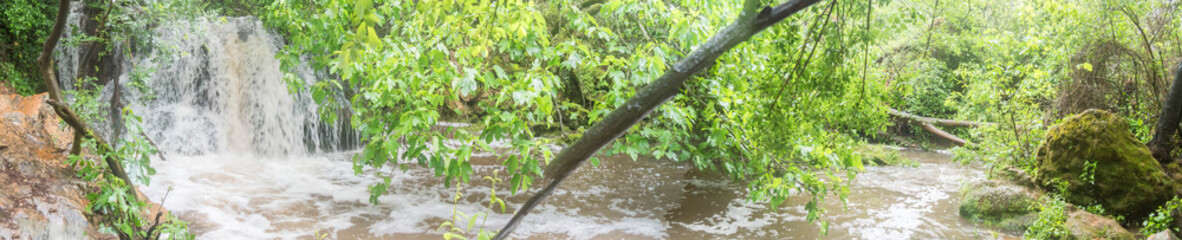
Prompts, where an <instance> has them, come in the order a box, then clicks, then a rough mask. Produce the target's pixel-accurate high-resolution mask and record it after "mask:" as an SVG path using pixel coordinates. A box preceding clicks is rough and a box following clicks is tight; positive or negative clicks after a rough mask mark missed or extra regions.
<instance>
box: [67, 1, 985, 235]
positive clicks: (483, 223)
mask: <svg viewBox="0 0 1182 240" xmlns="http://www.w3.org/2000/svg"><path fill="white" fill-rule="evenodd" d="M78 11H79V9H75V10H74V14H72V15H71V18H70V19H71V21H72V22H77V21H80V20H81V18H79V17H77V16H76V15H77V12H78ZM156 33H157V40H158V41H160V42H162V43H164V44H166V45H169V46H173V47H175V48H173V49H174V50H175V51H174V52H171V53H168V54H164V53H162V52H154V53H152V54H143V55H139V56H138V58H137V59H135V64H138V65H135V64H133V63H131V62H127V63H124V65H125V68H126V69H132V68H134V67H147V68H154V69H155V71H154V72H152V73H151V74H150V76H149V79H148V80H147V85H148V87H150V88H151V89H152V90H153V92H154V93H155V94H156V95H157V97H156V98H155V99H152V100H146V101H141V100H140V98H139V97H140V96H138V95H137V94H135V93H134V91H129V92H130V93H129V94H125V95H124V97H125V98H126V99H124V101H125V102H128V103H130V104H129V107H131V108H132V109H134V110H135V112H136V113H139V114H140V115H141V116H143V118H144V129H145V131H146V132H147V135H148V136H150V137H151V138H153V139H154V140H155V141H156V142H157V143H158V144H159V146H160V148H161V150H162V151H163V153H164V156H166V158H157V159H154V160H153V163H152V166H153V167H155V168H156V170H157V174H156V176H155V177H153V178H152V182H151V184H150V185H148V186H144V187H143V188H142V191H143V192H144V193H145V194H146V195H147V196H148V197H150V198H151V199H152V200H153V201H156V202H160V203H162V204H163V205H164V206H165V207H167V208H168V209H170V210H172V211H173V212H174V213H175V214H176V215H177V216H178V217H180V218H181V219H183V220H186V221H188V222H190V223H191V227H192V230H193V232H194V233H196V234H198V238H200V239H310V238H313V236H314V235H317V234H327V236H328V237H330V238H332V239H358V238H361V239H439V238H440V237H441V234H442V232H440V231H439V230H438V229H439V226H440V225H441V224H442V223H443V222H444V221H449V220H451V219H453V216H456V215H460V214H459V213H463V214H467V215H471V214H478V213H487V218H483V217H478V218H475V219H476V222H475V223H474V224H473V225H474V228H486V229H490V230H495V229H498V228H499V227H500V226H501V225H503V224H504V223H505V222H507V220H508V219H509V217H510V215H511V214H512V211H514V210H515V208H516V207H517V206H519V204H520V203H522V202H524V201H525V200H526V199H527V198H528V197H529V195H530V193H532V192H526V193H518V194H516V195H512V196H510V194H509V193H507V192H506V191H507V190H506V189H508V187H507V186H504V185H500V186H496V187H495V189H499V190H500V191H501V192H499V196H508V197H506V199H507V202H508V204H507V209H505V210H506V212H501V211H500V209H499V207H496V208H495V209H490V208H489V207H486V205H484V204H485V203H486V202H487V199H488V196H489V195H488V192H489V191H490V190H491V189H493V188H494V187H493V186H492V183H491V182H489V181H486V180H482V178H481V177H482V176H489V175H493V174H496V175H498V176H504V174H503V173H497V172H496V171H499V169H502V168H501V167H500V166H499V165H498V164H499V162H500V161H499V159H502V158H503V157H504V156H500V155H498V154H495V153H482V154H478V156H477V157H475V158H474V159H473V162H474V164H473V165H474V167H473V168H474V171H475V172H476V173H475V175H476V176H475V177H473V178H472V179H474V180H473V182H472V183H471V184H467V185H461V186H464V188H463V189H460V190H459V191H458V193H461V194H463V196H464V197H461V198H460V200H459V201H454V200H453V199H454V198H453V196H455V194H456V193H457V189H456V188H454V187H450V188H449V187H445V186H444V185H443V184H442V182H441V178H439V177H435V176H434V174H433V173H432V172H430V170H428V169H423V168H420V167H410V168H409V169H408V170H406V171H401V170H395V169H392V168H386V169H366V170H365V171H385V172H388V173H391V176H393V179H392V181H391V188H390V189H389V193H388V194H386V195H383V196H381V197H380V198H379V199H378V200H379V201H378V204H377V205H373V204H370V203H369V201H368V200H369V193H368V191H367V186H369V185H370V184H373V183H375V182H376V181H379V180H378V179H377V178H374V177H370V176H369V175H368V174H363V175H362V176H357V175H355V174H354V172H353V163H352V161H351V160H350V159H351V157H352V155H353V154H354V153H355V150H349V149H356V141H355V136H351V135H350V134H351V131H350V130H348V129H347V128H341V127H338V126H342V124H339V123H338V124H325V123H323V122H322V121H321V120H320V119H319V118H318V115H317V114H316V111H315V110H316V108H317V106H316V104H315V102H314V101H312V100H311V99H310V97H308V96H307V94H306V93H304V92H297V93H295V94H292V93H289V92H288V91H287V87H288V86H287V84H285V83H284V81H283V78H284V77H285V75H286V76H288V77H296V78H299V79H303V81H314V79H319V78H323V77H324V76H322V75H318V73H316V72H315V71H311V70H309V69H308V68H307V67H306V66H298V68H297V71H296V72H295V73H293V74H286V73H284V72H283V71H281V70H280V69H279V66H280V64H279V62H278V61H277V60H275V59H274V58H273V57H272V56H274V55H275V53H276V52H277V51H279V49H280V48H281V47H282V39H281V38H280V37H278V36H277V35H276V34H274V33H273V32H271V31H268V30H266V29H265V28H264V27H262V25H261V24H260V23H259V22H258V20H256V19H253V18H219V19H204V20H197V21H195V22H191V23H189V22H186V23H178V24H173V25H164V26H160V27H158V28H157V30H156ZM77 51H78V49H77V48H76V47H69V46H66V47H63V48H62V49H61V51H60V52H59V58H61V59H63V60H62V61H59V66H60V67H59V72H60V73H59V74H60V75H61V76H72V75H70V74H71V72H72V71H73V70H74V69H76V68H77V66H76V62H77V58H78V55H79V54H78V52H77ZM67 79H68V78H67ZM129 79H130V78H129V76H128V75H127V74H126V73H125V75H124V76H123V77H122V78H121V79H119V81H120V84H123V85H127V84H128V81H129ZM63 84H70V82H63ZM111 86H113V85H110V84H109V85H108V86H107V88H106V89H104V95H105V97H110V96H111V94H110V93H111V92H112V87H111ZM345 126H347V124H345ZM98 128H99V129H100V130H102V129H103V126H101V125H100V126H98ZM902 154H903V156H904V157H907V158H910V159H915V160H917V161H919V162H920V163H921V166H919V167H916V168H909V167H868V168H867V169H866V171H865V172H863V173H861V174H859V175H858V177H857V178H856V179H854V180H852V183H851V189H850V193H849V202H848V204H842V203H841V202H840V201H838V200H837V199H838V198H837V197H829V198H828V199H829V200H828V201H826V202H825V203H824V205H823V206H824V207H825V208H826V209H829V210H830V212H829V213H827V214H825V215H824V216H823V219H824V220H827V221H829V223H830V224H829V226H830V227H829V232H828V235H825V237H827V238H832V239H965V238H968V239H977V238H984V237H988V236H992V234H993V233H992V232H991V231H990V230H988V229H986V228H982V227H981V226H978V225H975V224H972V223H969V222H967V221H966V220H964V219H962V218H960V217H959V214H958V211H957V206H958V202H959V193H958V189H959V188H960V186H962V184H963V183H965V182H972V181H979V180H981V178H982V176H984V175H983V173H982V171H981V170H980V168H978V167H972V166H961V165H959V164H955V163H951V162H950V160H949V156H948V155H947V154H941V153H929V152H920V151H911V150H903V151H902ZM600 159H601V162H602V163H601V164H600V166H597V167H590V166H587V167H584V168H583V169H581V170H579V172H578V173H576V175H575V176H574V177H573V178H572V179H569V180H568V181H567V182H565V183H564V185H563V186H562V187H560V188H559V189H558V190H557V191H556V193H555V194H554V195H553V196H552V197H551V198H549V199H548V200H547V201H546V202H545V203H544V204H543V205H541V206H540V207H539V208H537V209H536V210H535V212H533V213H532V214H531V215H530V216H529V217H527V218H526V219H525V221H524V222H523V223H522V224H521V226H520V227H519V228H518V229H517V231H516V232H515V233H514V235H513V236H514V237H517V238H526V239H553V238H569V239H815V238H818V237H821V236H822V234H821V231H820V227H819V225H818V224H817V223H810V222H808V221H805V217H804V216H805V215H806V213H805V210H804V208H803V206H804V205H805V203H806V202H807V201H808V199H809V198H808V197H807V196H799V197H797V198H793V199H790V200H789V201H787V202H786V203H785V204H784V205H783V206H781V208H780V209H779V211H773V210H772V209H771V208H770V207H769V206H768V205H767V203H763V202H750V201H747V198H746V194H747V193H746V190H745V187H744V186H743V185H741V184H736V183H731V182H730V181H728V180H726V179H723V178H719V177H712V176H710V175H709V174H702V173H700V172H698V171H696V170H693V169H691V168H692V167H691V166H690V165H688V164H686V163H674V162H671V161H667V160H659V159H648V158H641V159H638V160H632V159H630V158H627V157H620V156H602V157H600ZM467 223H468V220H461V221H458V222H457V225H459V226H464V227H466V225H467ZM473 231H475V230H473Z"/></svg>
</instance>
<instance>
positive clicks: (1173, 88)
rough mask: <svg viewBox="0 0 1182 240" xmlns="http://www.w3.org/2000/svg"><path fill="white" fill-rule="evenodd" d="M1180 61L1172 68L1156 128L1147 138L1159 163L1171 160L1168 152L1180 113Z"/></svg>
mask: <svg viewBox="0 0 1182 240" xmlns="http://www.w3.org/2000/svg"><path fill="white" fill-rule="evenodd" d="M1179 80H1182V63H1179V64H1178V67H1177V68H1176V69H1174V83H1172V84H1170V92H1169V94H1167V95H1166V99H1165V101H1162V107H1161V115H1160V116H1159V117H1158V119H1157V129H1154V132H1153V139H1151V140H1149V144H1147V145H1149V151H1150V152H1151V153H1153V158H1156V159H1157V161H1158V162H1160V163H1163V164H1165V163H1169V162H1171V161H1173V157H1172V156H1170V152H1173V151H1174V143H1173V141H1172V140H1173V139H1174V133H1175V132H1177V131H1178V120H1179V114H1182V84H1178V82H1180V81H1179Z"/></svg>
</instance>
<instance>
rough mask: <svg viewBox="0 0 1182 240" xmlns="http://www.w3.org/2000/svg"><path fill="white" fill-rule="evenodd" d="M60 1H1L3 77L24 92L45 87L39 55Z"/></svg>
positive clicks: (0, 67)
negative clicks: (38, 62)
mask: <svg viewBox="0 0 1182 240" xmlns="http://www.w3.org/2000/svg"><path fill="white" fill-rule="evenodd" d="M56 3H57V1H52V0H11V1H4V2H0V26H4V27H2V28H0V81H4V82H7V83H8V84H9V85H10V86H12V87H13V88H15V89H16V90H17V93H20V94H21V95H31V94H33V93H36V92H39V91H43V89H44V86H42V83H41V74H40V73H38V71H37V57H38V56H40V55H41V47H42V44H44V43H45V37H46V36H48V35H49V31H50V30H51V29H52V28H53V21H54V17H56V16H57V4H56Z"/></svg>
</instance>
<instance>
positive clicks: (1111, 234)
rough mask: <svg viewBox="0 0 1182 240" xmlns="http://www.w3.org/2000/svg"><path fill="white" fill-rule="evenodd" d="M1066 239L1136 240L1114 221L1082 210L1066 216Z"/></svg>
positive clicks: (1134, 236) (1135, 237)
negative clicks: (1068, 232)
mask: <svg viewBox="0 0 1182 240" xmlns="http://www.w3.org/2000/svg"><path fill="white" fill-rule="evenodd" d="M1065 224H1066V225H1067V229H1068V231H1070V232H1071V236H1070V237H1068V239H1111V240H1122V239H1128V240H1133V239H1137V236H1136V235H1134V234H1133V233H1132V232H1129V230H1126V229H1125V228H1124V227H1121V226H1120V224H1119V223H1117V222H1116V220H1112V219H1110V218H1106V217H1104V216H1100V215H1096V214H1092V213H1090V212H1087V211H1083V210H1075V211H1071V213H1068V214H1067V223H1065Z"/></svg>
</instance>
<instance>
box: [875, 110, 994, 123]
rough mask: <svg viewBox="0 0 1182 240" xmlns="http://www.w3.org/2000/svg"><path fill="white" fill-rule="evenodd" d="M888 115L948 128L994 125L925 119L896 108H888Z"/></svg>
mask: <svg viewBox="0 0 1182 240" xmlns="http://www.w3.org/2000/svg"><path fill="white" fill-rule="evenodd" d="M887 114H890V115H891V116H895V117H899V118H906V119H907V120H911V121H917V122H923V123H930V124H935V125H940V126H946V127H979V126H981V125H993V123H988V122H987V123H981V122H974V121H960V120H951V119H942V118H930V117H924V116H919V115H915V114H911V113H907V112H904V111H899V110H895V109H894V108H887Z"/></svg>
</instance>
